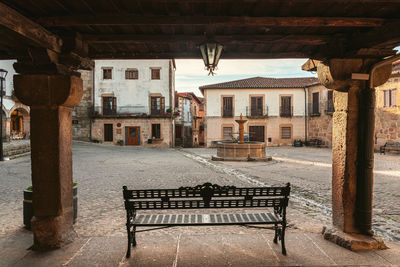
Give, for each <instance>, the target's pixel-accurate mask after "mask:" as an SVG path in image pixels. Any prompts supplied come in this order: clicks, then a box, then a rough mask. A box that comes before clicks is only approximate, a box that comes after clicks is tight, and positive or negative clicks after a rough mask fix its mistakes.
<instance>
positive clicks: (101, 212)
mask: <svg viewBox="0 0 400 267" xmlns="http://www.w3.org/2000/svg"><path fill="white" fill-rule="evenodd" d="M215 152H216V151H215V149H181V150H175V149H151V148H142V147H127V146H125V147H118V146H106V145H99V144H89V143H83V142H75V143H74V144H73V157H74V162H73V164H74V165H73V168H74V180H75V181H76V182H78V186H79V189H78V196H79V200H78V203H79V208H78V209H79V211H78V221H77V223H76V224H75V231H76V232H77V233H78V235H79V236H125V230H124V224H125V211H124V207H123V200H122V185H127V186H128V187H129V188H174V187H179V186H182V185H188V186H191V185H197V184H201V183H204V182H208V181H209V182H212V183H218V184H220V185H236V186H253V185H272V184H279V185H282V184H284V183H286V182H291V183H292V185H293V197H292V198H291V202H290V208H289V214H288V220H289V224H290V231H296V229H298V228H300V229H301V230H302V231H310V232H316V231H320V230H321V227H322V225H326V224H329V222H330V212H331V211H330V179H331V167H330V161H331V159H330V151H329V150H328V149H311V148H269V149H268V153H269V154H270V155H272V157H273V158H274V160H273V161H271V162H213V161H211V160H210V158H211V155H213V154H215ZM399 170H400V156H399V155H386V156H381V155H376V171H377V173H376V175H375V192H374V197H375V202H374V203H375V206H374V212H375V216H374V220H375V221H374V227H375V229H376V230H378V232H379V233H380V235H383V236H384V237H385V238H386V239H390V240H396V238H398V237H399V235H400V232H399V226H400V215H399V207H398V206H399V205H398V204H397V205H396V204H395V203H399V200H400V195H398V194H399V193H398V192H400V190H399V189H400V172H399ZM30 175H31V172H30V158H29V156H27V157H21V158H18V159H15V160H12V161H7V162H1V163H0V177H1V183H0V234H12V233H15V232H17V231H26V230H21V228H22V226H23V225H22V190H23V189H24V188H26V187H27V186H29V185H31V182H30ZM182 228H183V230H184V231H186V232H188V233H190V232H192V231H193V232H196V233H202V232H204V233H205V232H210V231H214V229H215V227H214V228H213V227H181V228H179V229H177V228H169V229H165V230H159V231H152V232H146V234H151V235H164V234H172V235H176V234H177V233H179V231H182ZM238 228H239V229H238ZM218 231H221V232H222V233H237V232H238V231H239V232H246V233H247V232H252V231H259V230H254V229H250V228H245V227H237V226H231V227H223V228H219V230H218Z"/></svg>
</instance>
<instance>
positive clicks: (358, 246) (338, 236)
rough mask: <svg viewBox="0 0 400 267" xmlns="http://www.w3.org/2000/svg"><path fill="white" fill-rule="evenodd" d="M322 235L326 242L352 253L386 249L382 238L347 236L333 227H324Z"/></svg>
mask: <svg viewBox="0 0 400 267" xmlns="http://www.w3.org/2000/svg"><path fill="white" fill-rule="evenodd" d="M322 234H323V236H324V238H325V239H326V240H329V241H331V242H333V243H335V244H337V245H339V246H341V247H344V248H347V249H349V250H352V251H367V250H380V249H387V248H388V247H387V246H386V245H385V243H384V242H383V240H382V238H380V237H377V236H367V235H361V234H347V233H344V232H342V231H340V230H339V229H336V228H334V227H331V228H328V227H326V226H324V228H323V229H322Z"/></svg>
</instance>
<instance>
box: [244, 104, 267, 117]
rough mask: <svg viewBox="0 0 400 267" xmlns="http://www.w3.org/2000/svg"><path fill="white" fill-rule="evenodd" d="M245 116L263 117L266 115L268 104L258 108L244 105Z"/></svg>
mask: <svg viewBox="0 0 400 267" xmlns="http://www.w3.org/2000/svg"><path fill="white" fill-rule="evenodd" d="M246 117H248V118H264V117H268V106H265V107H260V108H251V106H247V107H246Z"/></svg>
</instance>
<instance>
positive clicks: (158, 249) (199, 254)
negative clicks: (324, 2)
mask: <svg viewBox="0 0 400 267" xmlns="http://www.w3.org/2000/svg"><path fill="white" fill-rule="evenodd" d="M194 228H197V227H194ZM177 229H178V230H181V232H177V233H174V234H169V233H168V232H162V231H158V230H156V231H158V232H159V235H150V234H148V233H150V232H144V233H141V234H140V235H138V237H137V241H138V244H137V246H136V247H135V248H133V249H132V254H131V258H129V259H126V258H125V253H126V245H127V244H126V243H127V239H126V237H122V236H121V237H106V236H100V237H80V238H77V239H76V240H75V241H74V242H72V243H71V244H68V245H67V246H65V247H63V248H62V249H58V250H53V251H48V252H35V251H31V250H28V248H29V247H30V245H31V244H32V236H31V235H30V234H26V233H16V234H15V235H11V236H8V237H7V238H6V237H4V236H0V266H18V267H19V266H21V267H26V266H30V267H31V266H38V267H42V266H46V267H47V266H85V267H86V266H89V267H90V266H107V267H108V266H173V267H177V266H252V267H253V266H254V267H255V266H396V265H397V266H398V265H399V263H400V253H399V252H400V246H399V245H398V244H395V243H389V244H388V245H389V247H390V249H387V250H381V251H369V252H352V251H349V250H346V249H344V248H342V247H339V246H337V245H335V244H333V243H330V242H329V241H326V240H324V239H323V237H322V235H321V234H316V233H306V232H301V231H289V232H288V233H287V239H286V241H287V243H286V244H287V245H286V248H287V256H284V255H282V254H281V246H280V243H278V244H274V243H273V242H272V239H273V232H272V231H270V232H266V231H263V230H260V232H259V233H253V232H252V233H243V232H241V231H240V229H241V228H240V227H237V229H236V230H237V231H238V233H237V234H232V233H224V231H222V233H220V232H219V231H215V232H210V233H208V234H199V233H197V234H196V233H194V232H189V233H188V232H187V231H186V229H187V228H186V227H177ZM160 232H161V233H160Z"/></svg>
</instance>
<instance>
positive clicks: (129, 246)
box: [126, 224, 131, 258]
mask: <svg viewBox="0 0 400 267" xmlns="http://www.w3.org/2000/svg"><path fill="white" fill-rule="evenodd" d="M129 228H130V226H129V224H127V225H126V230H127V232H128V250H127V251H126V257H127V258H129V257H130V256H131V231H130V229H129Z"/></svg>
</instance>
